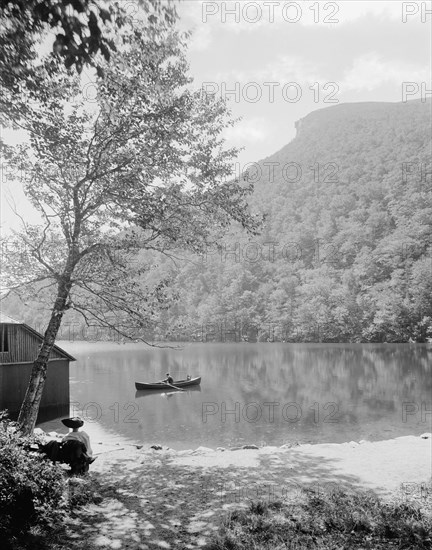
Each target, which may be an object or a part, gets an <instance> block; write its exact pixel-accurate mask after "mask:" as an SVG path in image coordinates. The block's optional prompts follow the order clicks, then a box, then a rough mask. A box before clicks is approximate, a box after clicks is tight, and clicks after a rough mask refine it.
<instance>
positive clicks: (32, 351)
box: [0, 312, 75, 422]
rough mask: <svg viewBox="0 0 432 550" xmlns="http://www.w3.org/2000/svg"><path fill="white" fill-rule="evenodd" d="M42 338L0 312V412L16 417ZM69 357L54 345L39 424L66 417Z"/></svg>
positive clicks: (70, 357)
mask: <svg viewBox="0 0 432 550" xmlns="http://www.w3.org/2000/svg"><path fill="white" fill-rule="evenodd" d="M42 339H43V336H42V335H41V334H39V333H38V332H37V331H36V330H34V329H33V328H31V327H29V326H28V325H26V324H25V323H21V322H20V321H16V320H15V319H12V318H11V317H9V316H7V315H4V314H3V313H1V312H0V410H4V409H8V411H9V417H10V418H11V419H16V418H17V417H18V413H19V410H20V408H21V403H22V401H23V399H24V396H25V392H26V390H27V386H28V382H29V379H30V373H31V370H32V366H33V362H34V360H35V359H36V357H37V353H38V350H39V347H40V345H41V342H42ZM70 361H75V358H74V357H72V355H69V354H68V353H67V352H66V351H64V350H62V349H61V348H59V347H58V346H54V348H53V350H52V352H51V355H50V358H49V361H48V370H47V378H46V381H45V386H44V390H43V394H42V400H41V404H40V409H39V415H38V422H44V421H46V420H50V419H53V418H57V417H58V416H63V415H68V414H69V362H70Z"/></svg>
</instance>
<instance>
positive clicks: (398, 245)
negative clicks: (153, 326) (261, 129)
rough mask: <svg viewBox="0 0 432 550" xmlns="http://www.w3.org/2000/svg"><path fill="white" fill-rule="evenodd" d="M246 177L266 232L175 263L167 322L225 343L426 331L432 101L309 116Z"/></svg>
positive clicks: (430, 322) (390, 336)
mask: <svg viewBox="0 0 432 550" xmlns="http://www.w3.org/2000/svg"><path fill="white" fill-rule="evenodd" d="M248 175H249V180H250V181H254V182H255V194H254V197H253V200H252V206H253V207H254V208H258V209H259V210H260V211H261V212H262V213H264V214H265V216H266V222H265V225H264V228H263V233H262V235H261V237H260V238H259V239H253V240H250V241H249V243H248V241H247V240H245V239H244V238H243V239H242V238H240V237H239V236H237V235H235V234H233V235H232V238H231V239H230V240H229V241H228V242H226V243H225V245H224V247H223V248H222V250H221V252H220V253H219V254H215V253H213V254H211V253H209V255H208V256H207V257H206V258H204V259H202V260H201V261H195V263H190V264H184V265H182V266H181V267H180V269H179V270H178V272H177V273H176V276H175V285H176V288H177V291H178V293H179V296H180V299H179V302H178V307H176V308H175V309H172V310H171V315H169V316H167V319H166V320H167V322H168V324H172V323H173V321H176V322H180V324H183V325H184V327H185V330H186V331H189V332H190V329H191V327H195V328H196V329H197V332H196V336H197V337H199V327H204V328H203V332H204V336H207V338H208V339H212V338H214V339H225V340H230V339H233V338H234V337H236V338H237V339H239V338H240V337H241V336H243V337H247V338H249V339H250V338H253V337H254V334H253V333H254V332H255V333H256V332H257V330H255V329H254V327H256V329H258V337H260V338H261V339H270V340H272V339H276V340H286V341H317V340H318V341H342V342H346V341H407V340H409V339H410V338H412V339H415V340H418V341H424V340H425V338H426V337H427V336H432V225H431V224H432V183H431V103H430V102H427V103H422V102H420V101H418V102H409V103H357V104H345V105H338V106H334V107H329V108H326V109H322V110H319V111H316V112H313V113H311V114H309V115H308V116H307V117H305V118H304V119H302V120H301V121H299V123H297V137H296V138H295V139H294V140H293V141H292V142H291V143H289V144H288V145H286V146H285V147H284V148H283V149H281V150H280V151H279V152H277V153H276V154H275V155H273V156H271V157H269V158H267V159H264V160H263V161H260V162H259V165H256V166H252V167H251V168H250V169H249V174H248Z"/></svg>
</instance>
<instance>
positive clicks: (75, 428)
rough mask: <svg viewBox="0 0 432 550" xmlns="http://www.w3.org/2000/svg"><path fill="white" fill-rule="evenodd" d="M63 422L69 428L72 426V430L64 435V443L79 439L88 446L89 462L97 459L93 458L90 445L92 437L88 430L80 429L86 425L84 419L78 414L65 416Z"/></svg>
mask: <svg viewBox="0 0 432 550" xmlns="http://www.w3.org/2000/svg"><path fill="white" fill-rule="evenodd" d="M62 424H64V425H65V426H67V427H68V428H72V431H71V432H69V433H68V434H67V435H65V436H64V437H63V439H62V443H64V442H66V441H79V442H80V443H83V444H84V445H85V448H86V454H87V456H88V457H89V464H91V463H92V462H94V460H95V459H94V458H93V451H92V448H91V445H90V437H89V435H88V434H87V433H86V432H83V431H81V432H80V431H79V429H80V428H81V427H82V426H83V425H84V420H82V418H79V417H78V416H75V417H73V418H64V419H63V420H62Z"/></svg>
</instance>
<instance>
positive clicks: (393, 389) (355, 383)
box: [61, 342, 432, 449]
mask: <svg viewBox="0 0 432 550" xmlns="http://www.w3.org/2000/svg"><path fill="white" fill-rule="evenodd" d="M61 345H62V347H64V348H65V349H67V350H68V351H69V352H70V353H72V354H73V355H74V356H75V357H77V359H78V361H77V363H75V364H74V366H72V367H71V401H73V402H77V403H78V404H79V405H76V406H77V407H78V409H77V410H78V411H79V412H82V413H83V414H84V415H85V416H86V417H87V420H88V421H91V420H94V421H95V422H98V423H100V424H102V425H103V426H104V427H105V428H107V429H109V430H110V431H113V432H117V433H120V434H122V435H125V436H128V437H131V438H133V439H138V440H141V441H144V442H145V443H155V442H158V443H162V444H166V445H169V446H171V447H173V448H176V449H183V448H190V447H193V446H198V445H207V446H211V447H216V446H230V445H238V444H244V443H266V444H276V445H281V444H283V443H287V442H290V441H293V440H295V441H301V442H306V441H311V442H323V441H328V442H341V441H350V440H357V441H358V440H360V439H372V440H374V439H385V438H389V437H397V436H401V435H407V434H420V433H422V432H425V431H430V417H431V415H430V413H429V414H427V412H426V411H427V410H430V408H431V390H432V381H431V376H430V373H431V364H432V346H430V345H427V344H426V345H416V346H410V345H404V344H401V345H360V344H358V345H357V344H356V345H345V344H340V345H339V344H190V345H185V347H184V349H183V350H178V349H157V348H146V347H144V346H142V345H139V344H129V345H123V346H118V345H114V344H87V343H82V344H79V343H74V344H73V345H70V344H68V343H67V342H66V343H64V342H63V343H62V344H61ZM166 372H170V373H171V375H172V376H173V377H174V379H180V378H186V375H187V374H190V375H191V376H201V377H202V382H201V386H198V387H196V388H194V387H191V388H188V389H187V391H184V392H176V391H173V392H164V393H163V394H161V393H160V392H153V391H151V392H149V391H146V392H136V391H135V381H140V382H146V381H147V382H151V381H154V380H160V379H161V378H163V377H164V375H165V373H166ZM404 403H405V404H406V403H411V404H414V405H412V406H410V407H408V406H406V405H404ZM404 407H405V416H403V413H404ZM410 411H411V412H410Z"/></svg>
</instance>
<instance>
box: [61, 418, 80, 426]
mask: <svg viewBox="0 0 432 550" xmlns="http://www.w3.org/2000/svg"><path fill="white" fill-rule="evenodd" d="M62 423H63V424H64V425H65V426H67V427H68V428H81V426H83V425H84V420H83V419H82V418H80V417H79V416H74V417H73V418H63V420H62Z"/></svg>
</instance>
